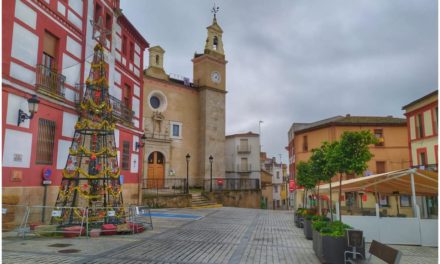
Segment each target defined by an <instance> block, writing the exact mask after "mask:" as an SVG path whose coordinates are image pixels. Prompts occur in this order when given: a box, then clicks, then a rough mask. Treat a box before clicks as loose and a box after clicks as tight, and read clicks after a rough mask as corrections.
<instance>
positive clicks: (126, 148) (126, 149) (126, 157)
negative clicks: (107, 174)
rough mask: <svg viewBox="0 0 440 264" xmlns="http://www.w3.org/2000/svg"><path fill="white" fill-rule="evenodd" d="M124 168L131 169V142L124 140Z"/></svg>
mask: <svg viewBox="0 0 440 264" xmlns="http://www.w3.org/2000/svg"><path fill="white" fill-rule="evenodd" d="M122 169H123V170H129V169H130V142H128V141H123V142H122Z"/></svg>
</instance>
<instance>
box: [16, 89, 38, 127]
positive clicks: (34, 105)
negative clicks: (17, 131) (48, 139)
mask: <svg viewBox="0 0 440 264" xmlns="http://www.w3.org/2000/svg"><path fill="white" fill-rule="evenodd" d="M27 102H28V107H29V113H30V115H28V114H26V113H25V112H24V111H23V110H21V109H18V120H17V126H20V124H21V123H23V122H24V121H25V120H26V119H32V117H34V114H35V113H36V112H37V111H38V104H39V103H40V100H38V98H37V96H36V95H35V94H34V95H32V97H31V98H29V99H28V100H27Z"/></svg>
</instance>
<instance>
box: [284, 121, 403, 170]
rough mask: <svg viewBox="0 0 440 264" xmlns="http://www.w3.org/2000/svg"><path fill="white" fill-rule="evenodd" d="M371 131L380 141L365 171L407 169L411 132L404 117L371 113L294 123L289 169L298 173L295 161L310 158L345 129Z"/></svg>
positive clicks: (373, 147)
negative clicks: (375, 115)
mask: <svg viewBox="0 0 440 264" xmlns="http://www.w3.org/2000/svg"><path fill="white" fill-rule="evenodd" d="M362 130H369V131H371V132H372V133H373V134H374V135H376V137H377V138H379V143H378V144H376V145H371V146H370V151H371V153H372V154H373V155H374V157H373V158H372V159H371V160H370V161H369V162H368V169H367V171H365V174H376V173H382V172H387V171H393V170H398V169H403V168H408V167H409V166H410V162H409V159H408V132H407V128H406V120H405V119H403V118H395V117H392V116H387V117H370V116H368V117H367V116H350V115H347V116H345V117H344V116H336V117H332V118H328V119H324V120H321V121H317V122H314V123H293V124H292V126H291V128H290V130H289V134H288V135H289V146H288V149H289V171H290V174H291V175H293V176H295V164H297V163H298V162H300V161H308V160H309V158H310V156H311V155H312V149H314V148H319V147H320V146H321V145H322V143H323V142H324V141H328V142H332V141H335V140H338V139H339V138H340V137H341V135H342V133H344V132H345V131H362Z"/></svg>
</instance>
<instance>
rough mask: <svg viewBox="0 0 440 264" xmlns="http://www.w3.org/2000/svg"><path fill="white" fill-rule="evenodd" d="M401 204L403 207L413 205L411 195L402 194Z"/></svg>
mask: <svg viewBox="0 0 440 264" xmlns="http://www.w3.org/2000/svg"><path fill="white" fill-rule="evenodd" d="M400 206H401V207H411V196H409V195H401V196H400Z"/></svg>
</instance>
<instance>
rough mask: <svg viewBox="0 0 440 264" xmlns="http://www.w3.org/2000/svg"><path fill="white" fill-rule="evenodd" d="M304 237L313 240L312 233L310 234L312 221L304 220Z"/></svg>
mask: <svg viewBox="0 0 440 264" xmlns="http://www.w3.org/2000/svg"><path fill="white" fill-rule="evenodd" d="M304 236H305V237H306V239H308V240H312V239H313V232H312V220H311V219H310V220H307V219H304Z"/></svg>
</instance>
